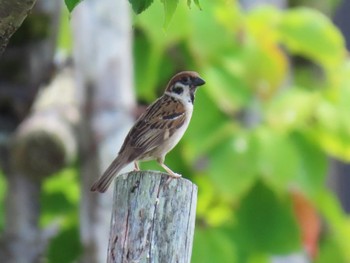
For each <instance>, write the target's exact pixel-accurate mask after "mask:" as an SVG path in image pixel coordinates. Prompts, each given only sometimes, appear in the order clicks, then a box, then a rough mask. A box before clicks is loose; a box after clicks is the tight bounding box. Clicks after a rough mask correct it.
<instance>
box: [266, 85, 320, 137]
mask: <svg viewBox="0 0 350 263" xmlns="http://www.w3.org/2000/svg"><path fill="white" fill-rule="evenodd" d="M318 101H319V94H318V93H316V92H310V91H307V90H303V89H300V88H297V87H290V88H289V89H288V90H286V91H284V92H283V93H281V94H279V95H277V96H275V97H274V98H273V99H272V100H271V101H270V102H269V103H268V104H267V108H266V113H265V114H266V117H267V121H268V123H269V125H270V126H272V127H273V128H274V129H276V130H279V131H284V132H285V131H289V130H298V129H302V128H303V127H305V126H308V125H309V121H310V119H311V118H312V116H313V114H314V110H315V107H316V105H317V102H318Z"/></svg>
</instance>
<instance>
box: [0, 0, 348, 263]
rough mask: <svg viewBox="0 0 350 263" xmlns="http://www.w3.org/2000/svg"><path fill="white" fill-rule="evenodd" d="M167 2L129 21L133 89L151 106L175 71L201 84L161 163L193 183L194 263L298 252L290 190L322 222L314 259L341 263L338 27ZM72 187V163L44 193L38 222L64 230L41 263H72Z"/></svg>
mask: <svg viewBox="0 0 350 263" xmlns="http://www.w3.org/2000/svg"><path fill="white" fill-rule="evenodd" d="M67 2H70V3H73V2H76V3H77V2H79V1H69V0H66V3H67ZM135 2H136V1H135ZM149 2H150V3H151V2H152V1H149ZM165 2H169V1H165V0H164V1H163V3H161V2H160V1H154V2H153V4H152V5H150V6H149V8H148V9H147V11H146V12H143V13H142V14H140V15H137V16H135V18H134V20H135V21H134V29H135V38H134V61H135V84H136V85H135V88H136V91H137V95H138V98H139V100H140V101H142V102H146V103H150V102H152V101H153V100H154V99H155V98H156V97H158V96H159V95H161V94H162V92H163V89H164V87H165V85H166V83H167V81H168V80H169V78H170V77H171V76H172V75H173V74H174V73H175V72H177V71H180V70H196V71H198V72H199V73H200V74H201V76H202V77H203V78H204V79H205V80H206V82H207V84H206V85H205V86H203V87H201V88H199V90H198V92H197V96H196V102H195V110H194V114H193V118H192V122H191V125H190V127H189V129H188V131H187V132H186V134H185V136H184V138H183V139H182V141H181V142H180V144H179V146H178V147H176V148H175V149H174V150H173V151H172V152H171V153H169V154H168V155H167V160H166V163H167V164H168V165H169V166H170V167H171V168H172V169H173V170H175V171H177V172H181V173H182V174H184V175H185V176H186V177H190V179H191V180H192V181H194V182H195V183H196V184H197V185H198V187H199V196H198V207H197V223H196V232H195V241H194V247H193V257H192V262H193V263H206V262H208V263H211V262H221V263H226V262H227V263H233V262H239V263H244V262H249V263H253V262H255V263H258V262H261V263H262V262H269V258H270V257H271V256H272V255H276V254H278V255H281V254H290V253H294V252H297V251H301V250H303V249H306V248H305V246H306V245H309V244H305V243H304V240H303V238H302V233H301V231H302V229H301V227H300V225H299V223H298V220H297V216H296V213H297V211H296V210H295V209H294V207H293V193H294V192H297V193H298V194H299V195H302V196H303V197H304V198H305V199H306V200H308V201H309V202H310V204H311V205H313V206H314V208H315V209H316V211H317V216H319V217H320V218H321V219H320V221H321V222H323V224H322V229H321V235H320V237H319V238H317V240H316V241H318V243H316V244H313V245H316V246H317V247H318V254H317V255H316V258H315V260H314V262H317V263H323V262H324V263H326V262H340V263H342V262H350V221H349V217H348V216H346V215H345V214H344V212H343V211H342V209H341V207H340V204H339V201H338V199H337V198H336V197H335V196H334V194H333V193H332V192H331V191H329V190H328V188H327V187H326V176H327V172H328V171H329V164H328V159H327V158H328V157H329V156H332V157H333V158H337V159H340V160H343V161H350V118H349V116H350V103H349V101H350V61H349V59H348V58H347V56H346V50H345V44H344V39H343V37H342V35H341V33H340V32H339V30H338V29H337V28H336V27H335V26H334V25H333V24H332V22H331V21H330V19H329V18H327V17H326V16H325V15H323V14H321V13H320V12H318V11H316V10H314V9H311V8H306V7H298V6H295V7H292V8H289V9H286V10H277V9H275V8H273V7H269V6H266V7H259V8H256V9H253V10H249V11H245V10H242V9H241V8H240V6H239V4H238V3H237V2H235V1H225V0H217V1H200V4H201V6H200V8H193V9H190V10H189V8H188V6H187V4H190V3H191V1H188V2H187V3H186V1H174V3H175V4H174V5H175V6H171V7H170V8H171V10H175V8H176V11H175V12H174V13H171V14H167V12H164V7H165V6H166V4H165ZM193 2H194V3H195V4H196V5H197V6H198V7H199V3H198V1H196V0H194V1H193ZM141 11H142V10H141ZM141 11H140V12H141ZM171 16H172V19H171V21H170V18H171ZM160 21H166V24H167V29H166V30H164V28H163V27H162V25H161V24H160ZM63 28H65V29H63V30H66V31H64V32H68V31H67V25H63ZM66 34H67V33H63V34H62V36H61V38H60V39H61V41H60V43H61V45H63V46H69V45H70V42H69V40H67V39H66ZM300 61H306V62H307V63H300ZM142 167H143V168H144V169H156V170H159V169H160V167H159V166H158V165H157V164H155V163H152V162H149V163H144V164H142ZM0 179H1V181H0V199H2V198H3V194H2V193H3V191H1V190H2V189H3V188H5V186H4V182H3V181H4V180H3V179H2V177H0ZM78 187H79V186H78V180H77V169H75V167H73V168H68V169H67V170H65V171H63V172H61V173H60V174H58V175H56V176H53V177H51V178H50V179H48V180H47V181H46V182H45V183H44V185H43V188H44V192H43V196H42V210H43V215H42V218H41V225H42V226H43V227H44V226H47V225H48V224H51V223H52V222H53V221H57V222H58V223H59V224H60V226H61V227H62V231H61V232H60V233H59V235H58V236H57V237H56V238H55V239H54V240H53V242H52V243H51V245H50V248H49V251H48V257H49V258H48V262H61V263H65V262H73V261H74V260H76V259H77V258H78V257H79V253H80V250H81V247H80V243H79V240H78V238H77V236H78V232H79V231H78V225H79V218H78V210H79V188H78ZM1 201H2V200H1ZM0 204H2V202H1V203H0ZM0 211H3V209H1V210H0ZM2 227H3V216H2V215H0V229H1V228H2Z"/></svg>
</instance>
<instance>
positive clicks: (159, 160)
mask: <svg viewBox="0 0 350 263" xmlns="http://www.w3.org/2000/svg"><path fill="white" fill-rule="evenodd" d="M157 162H158V163H159V164H160V166H162V167H163V168H164V170H165V171H167V173H168V174H169V175H170V176H171V177H174V178H179V177H181V174H177V173H174V172H173V171H172V170H171V169H170V168H169V167H168V166H166V165H165V164H164V158H158V159H157Z"/></svg>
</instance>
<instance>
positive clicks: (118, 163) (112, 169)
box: [91, 155, 128, 193]
mask: <svg viewBox="0 0 350 263" xmlns="http://www.w3.org/2000/svg"><path fill="white" fill-rule="evenodd" d="M127 164H128V162H126V161H125V158H123V156H121V155H118V156H117V157H116V158H115V159H114V161H113V162H112V163H111V164H110V165H109V166H108V168H107V170H106V171H105V172H104V173H103V174H102V176H101V177H100V178H99V179H98V180H97V181H96V182H95V183H94V184H93V185H92V186H91V191H93V192H95V191H97V192H100V193H104V192H106V190H107V188H108V187H109V185H110V184H111V183H112V181H113V179H114V177H115V176H116V175H117V174H118V172H119V171H120V170H121V169H123V168H124V167H125V166H126V165H127Z"/></svg>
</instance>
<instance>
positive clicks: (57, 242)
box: [47, 225, 82, 263]
mask: <svg viewBox="0 0 350 263" xmlns="http://www.w3.org/2000/svg"><path fill="white" fill-rule="evenodd" d="M81 252H82V247H81V244H80V240H79V227H78V225H74V226H71V227H69V228H67V229H64V230H63V231H62V232H60V233H59V234H58V235H57V236H56V237H55V238H53V240H52V241H51V242H50V245H49V248H48V255H47V256H48V262H51V263H70V262H76V261H77V260H78V258H79V255H80V254H81Z"/></svg>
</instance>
